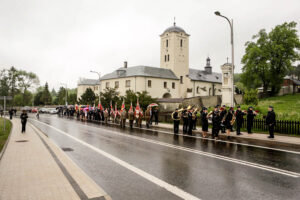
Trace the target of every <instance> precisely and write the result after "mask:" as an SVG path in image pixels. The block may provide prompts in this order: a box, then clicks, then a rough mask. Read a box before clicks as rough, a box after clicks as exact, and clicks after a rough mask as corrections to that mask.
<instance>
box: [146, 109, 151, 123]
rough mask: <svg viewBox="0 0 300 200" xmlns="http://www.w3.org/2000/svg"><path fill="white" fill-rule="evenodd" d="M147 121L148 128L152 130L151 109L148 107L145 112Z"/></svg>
mask: <svg viewBox="0 0 300 200" xmlns="http://www.w3.org/2000/svg"><path fill="white" fill-rule="evenodd" d="M145 121H146V127H147V128H150V124H151V107H148V108H147V110H146V111H145Z"/></svg>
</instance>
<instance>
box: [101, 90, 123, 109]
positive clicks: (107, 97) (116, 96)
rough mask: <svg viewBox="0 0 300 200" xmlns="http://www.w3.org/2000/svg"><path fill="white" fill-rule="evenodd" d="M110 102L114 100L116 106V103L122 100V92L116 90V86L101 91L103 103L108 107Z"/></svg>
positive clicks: (113, 103)
mask: <svg viewBox="0 0 300 200" xmlns="http://www.w3.org/2000/svg"><path fill="white" fill-rule="evenodd" d="M110 102H112V105H113V106H114V105H115V103H116V102H117V104H118V105H119V104H120V102H121V100H120V93H119V92H117V91H116V89H115V88H106V89H105V90H104V92H101V104H102V105H103V106H104V107H105V108H108V107H109V106H110Z"/></svg>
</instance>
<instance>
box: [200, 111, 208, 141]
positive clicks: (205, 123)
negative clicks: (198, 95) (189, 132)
mask: <svg viewBox="0 0 300 200" xmlns="http://www.w3.org/2000/svg"><path fill="white" fill-rule="evenodd" d="M201 121H202V137H204V138H206V137H207V131H208V113H207V108H206V107H203V108H202V112H201Z"/></svg>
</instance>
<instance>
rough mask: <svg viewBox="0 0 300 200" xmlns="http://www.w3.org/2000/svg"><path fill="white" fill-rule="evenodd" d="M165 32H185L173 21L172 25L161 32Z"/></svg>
mask: <svg viewBox="0 0 300 200" xmlns="http://www.w3.org/2000/svg"><path fill="white" fill-rule="evenodd" d="M166 32H169V33H170V32H175V33H184V34H187V33H186V32H185V30H184V29H183V28H181V27H179V26H176V24H175V23H174V25H173V26H170V27H169V28H167V29H166V30H165V31H164V32H163V34H165V33H166ZM163 34H162V35H163ZM187 35H188V34H187Z"/></svg>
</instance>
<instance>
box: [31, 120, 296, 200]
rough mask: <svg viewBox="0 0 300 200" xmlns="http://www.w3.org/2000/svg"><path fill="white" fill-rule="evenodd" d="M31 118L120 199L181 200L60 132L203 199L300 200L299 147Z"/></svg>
mask: <svg viewBox="0 0 300 200" xmlns="http://www.w3.org/2000/svg"><path fill="white" fill-rule="evenodd" d="M29 121H30V122H31V123H32V124H34V125H35V126H36V127H38V128H39V129H40V130H42V131H43V132H44V133H46V134H47V135H48V137H49V138H51V139H52V140H53V141H54V142H55V143H56V144H57V145H58V146H59V147H61V148H63V147H68V148H72V149H73V151H68V152H66V153H67V155H68V156H69V157H70V158H71V159H72V160H73V161H74V162H75V163H76V164H78V165H79V166H80V167H81V168H82V169H83V170H84V171H85V172H86V173H87V174H88V175H89V176H90V177H91V178H92V179H93V180H94V181H95V182H96V183H98V184H99V185H100V186H101V187H102V188H103V189H104V190H105V191H106V192H107V193H108V194H109V195H110V196H111V197H112V198H113V199H114V200H127V199H128V200H134V199H137V200H140V199H143V200H148V199H181V198H180V197H178V195H177V193H176V192H172V191H168V190H166V189H164V188H163V187H161V186H159V185H157V184H155V183H153V182H151V181H149V180H147V179H145V178H144V177H143V176H141V175H139V174H137V173H135V172H134V171H132V170H129V169H128V168H125V167H124V166H122V165H120V164H118V163H116V162H115V161H113V160H111V159H110V158H109V157H107V156H104V155H102V154H99V153H97V152H96V151H95V150H93V149H92V148H90V147H89V146H86V145H83V144H82V143H79V142H78V141H76V140H74V139H72V138H70V137H68V136H66V135H65V134H62V133H61V132H60V131H62V132H64V133H66V134H68V135H71V136H73V137H75V138H77V139H79V140H81V141H84V142H85V143H87V144H90V145H92V146H93V147H95V148H97V149H100V150H102V151H104V152H106V153H108V154H109V155H112V156H114V157H117V158H118V159H120V160H122V161H125V162H126V163H128V164H130V165H132V166H134V167H136V168H138V169H140V170H143V171H145V172H146V173H148V174H151V175H152V176H154V177H156V178H158V179H160V180H162V181H164V182H166V183H168V184H171V185H173V186H176V187H178V188H180V189H181V190H183V191H185V192H187V193H189V194H191V195H193V196H195V197H197V198H199V199H204V200H205V199H297V200H298V199H300V177H299V176H300V153H299V152H300V151H298V150H295V152H285V151H279V150H272V149H263V148H258V147H252V146H247V145H237V144H230V143H226V142H215V141H211V140H205V139H199V138H191V137H185V136H174V135H172V134H167V133H165V132H159V131H156V130H153V131H152V130H140V129H133V130H130V129H129V128H125V129H120V128H118V127H111V126H105V125H100V124H95V123H86V122H81V121H77V120H74V119H67V118H61V117H58V116H56V115H40V119H39V121H40V122H42V123H40V122H37V121H36V120H35V118H32V119H30V120H29ZM44 123H45V124H44ZM46 124H48V125H50V126H48V125H46ZM51 126H53V127H55V128H56V129H59V130H60V131H58V130H56V129H55V128H52V127H51ZM273 148H274V147H273ZM278 148H279V149H281V148H280V147H278ZM281 170H284V171H281ZM293 172H294V173H293Z"/></svg>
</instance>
